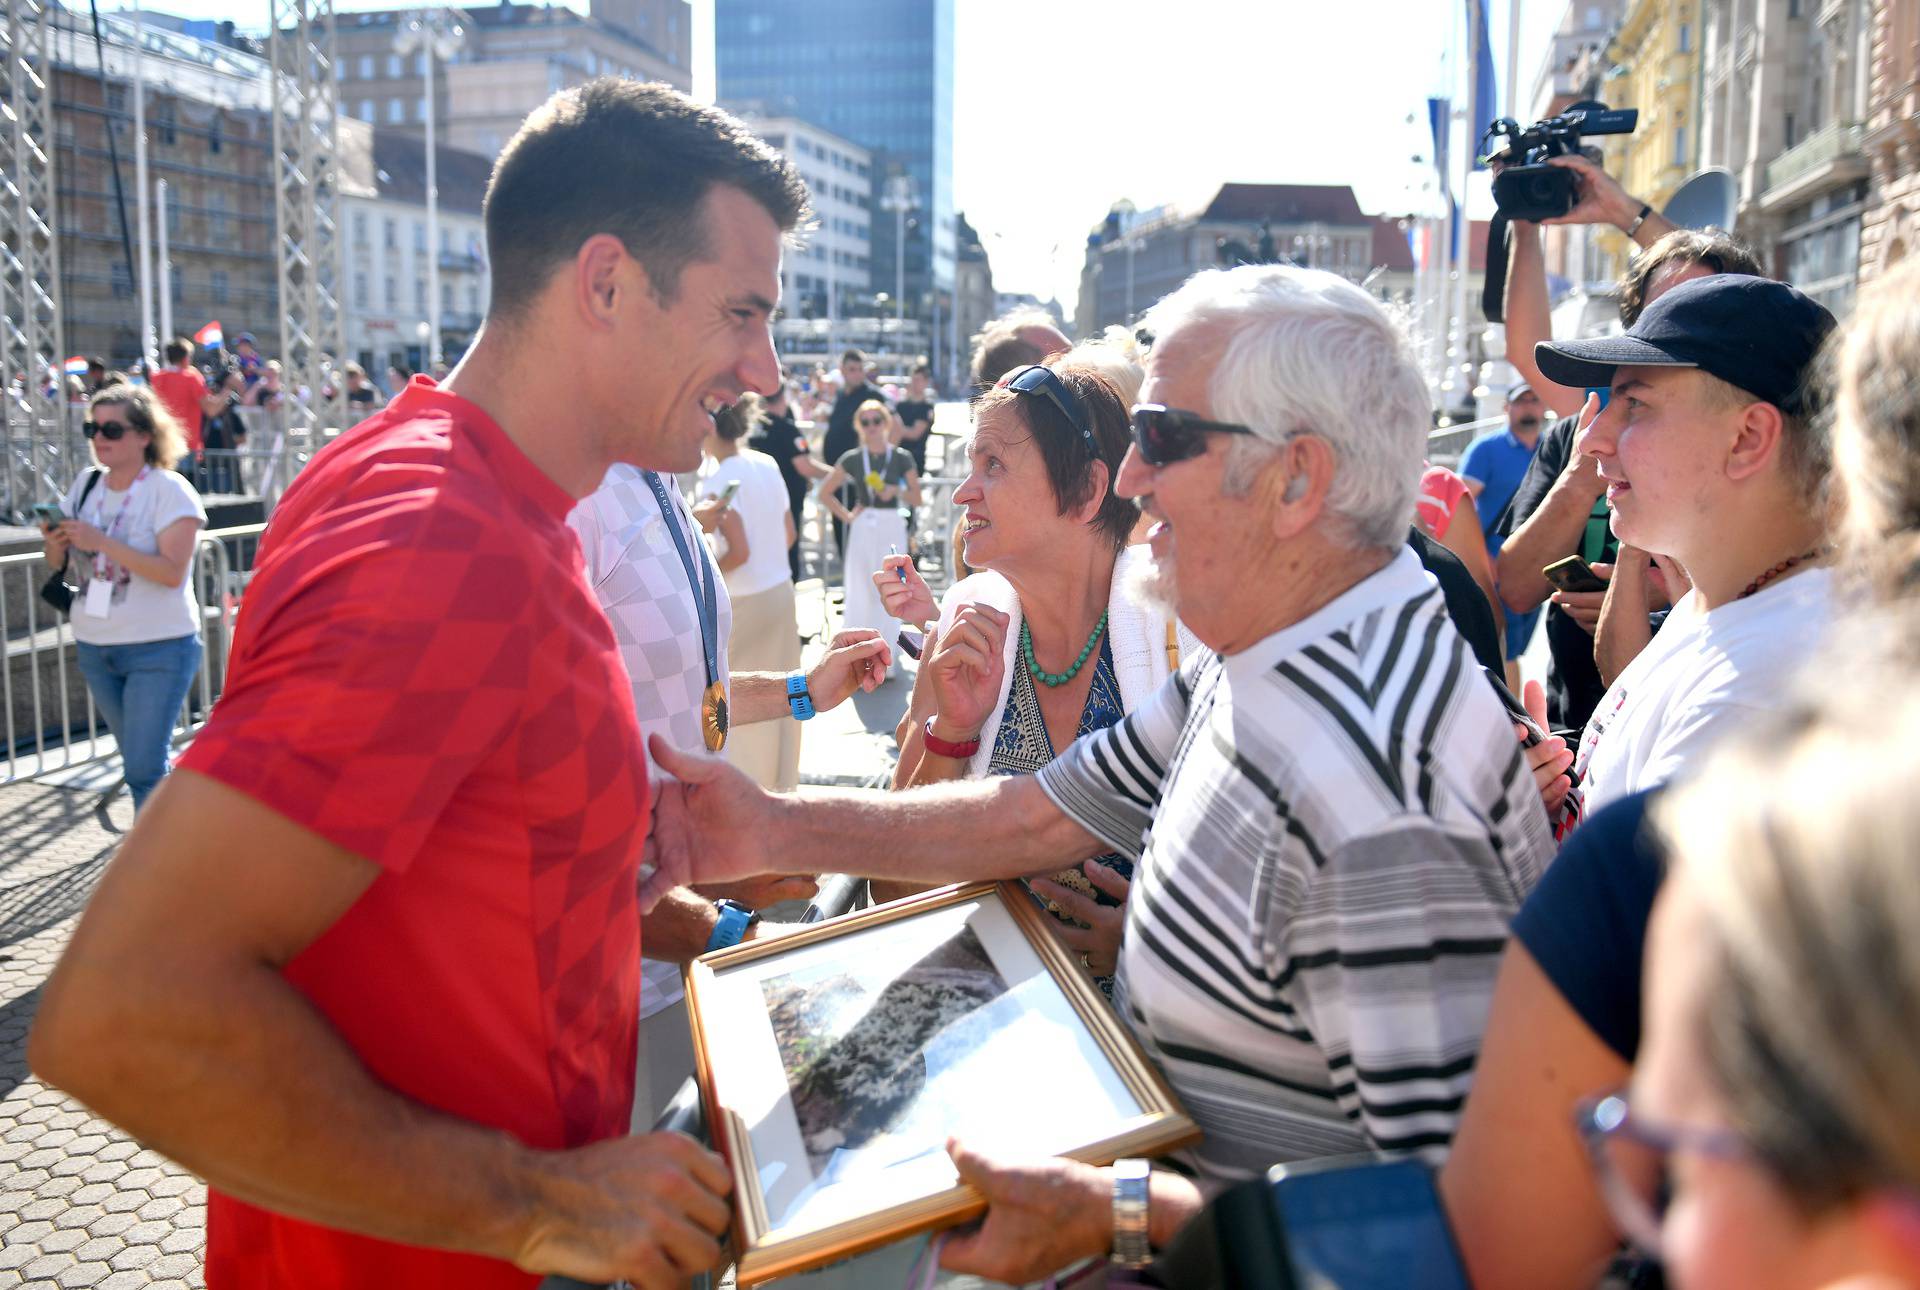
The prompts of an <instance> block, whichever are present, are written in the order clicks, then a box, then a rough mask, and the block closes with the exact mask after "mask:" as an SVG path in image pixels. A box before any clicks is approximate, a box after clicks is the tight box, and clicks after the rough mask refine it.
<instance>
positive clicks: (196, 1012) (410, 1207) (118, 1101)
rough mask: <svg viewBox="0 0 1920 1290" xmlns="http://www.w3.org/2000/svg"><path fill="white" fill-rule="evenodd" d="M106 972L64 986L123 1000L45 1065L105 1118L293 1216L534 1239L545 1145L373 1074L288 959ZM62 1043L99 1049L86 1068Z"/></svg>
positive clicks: (515, 1245)
mask: <svg viewBox="0 0 1920 1290" xmlns="http://www.w3.org/2000/svg"><path fill="white" fill-rule="evenodd" d="M98 970H99V969H97V968H91V967H81V968H78V969H76V970H73V971H69V972H68V973H67V975H66V977H65V979H63V980H62V981H61V982H60V989H61V990H63V991H77V992H83V993H87V992H93V993H98V994H100V995H101V996H103V997H108V998H111V999H113V1000H114V1001H115V1003H114V1006H113V1007H111V1008H110V1009H89V1010H87V1012H86V1016H87V1018H88V1019H87V1020H85V1021H75V1022H72V1023H71V1024H72V1025H73V1026H75V1027H79V1028H80V1029H79V1031H78V1032H72V1031H70V1032H68V1033H64V1034H59V1035H53V1036H43V1035H38V1034H37V1035H36V1036H35V1054H34V1061H35V1066H36V1069H37V1070H40V1071H41V1073H42V1074H43V1076H45V1077H46V1078H48V1079H49V1080H50V1081H51V1082H53V1083H56V1084H59V1085H61V1086H62V1087H65V1088H67V1089H68V1091H70V1092H72V1093H73V1094H74V1095H75V1096H76V1097H78V1098H79V1099H80V1100H81V1101H82V1102H84V1103H86V1104H87V1106H88V1107H89V1108H90V1109H92V1110H93V1111H95V1112H96V1113H98V1114H99V1115H101V1116H102V1117H103V1118H106V1119H109V1120H111V1121H113V1122H114V1123H116V1124H118V1125H120V1126H122V1127H123V1128H125V1129H126V1130H127V1131H128V1132H129V1133H130V1134H131V1135H132V1136H133V1137H135V1138H137V1139H139V1140H140V1141H141V1142H142V1143H144V1144H146V1145H147V1146H150V1147H152V1148H153V1149H154V1150H156V1151H159V1152H161V1153H162V1154H165V1155H167V1156H170V1157H172V1158H173V1159H175V1160H178V1161H179V1162H180V1163H182V1164H183V1165H185V1166H186V1167H187V1168H189V1169H191V1170H193V1172H195V1173H196V1174H199V1175H200V1176H201V1177H203V1178H205V1179H206V1180H207V1181H208V1183H210V1184H211V1185H212V1186H214V1187H216V1188H218V1189H220V1190H221V1191H223V1192H226V1193H227V1194H229V1195H232V1196H235V1197H238V1198H239V1199H241V1200H244V1201H247V1202H249V1203H252V1204H255V1205H259V1206H261V1207H263V1208H267V1209H272V1210H275V1211H277V1212H279V1213H283V1214H289V1215H292V1216H294V1217H297V1218H302V1219H306V1220H308V1221H311V1222H315V1223H320V1224H323V1225H326V1226H329V1227H337V1228H342V1229H345V1230H348V1231H355V1232H361V1233H365V1234H368V1235H371V1236H377V1237H381V1238H384V1239H387V1240H392V1241H399V1242H402V1243H405V1244H410V1245H426V1246H434V1247H439V1248H446V1249H458V1250H466V1251H470V1252H474V1253H479V1254H484V1255H489V1256H491V1257H494V1258H499V1259H508V1260H511V1259H513V1258H515V1257H516V1256H517V1255H518V1253H519V1252H520V1251H521V1249H522V1248H524V1246H525V1243H526V1241H527V1239H528V1237H529V1235H530V1233H531V1231H532V1229H533V1227H534V1225H535V1224H536V1222H537V1216H538V1214H539V1213H540V1212H541V1211H542V1209H543V1208H544V1205H543V1201H542V1192H543V1182H544V1179H545V1174H544V1170H543V1169H542V1164H541V1162H542V1160H543V1156H542V1154H541V1153H538V1152H535V1151H532V1150H530V1149H529V1148H527V1147H524V1146H522V1145H521V1144H520V1143H518V1142H517V1141H515V1140H514V1139H513V1138H512V1137H511V1136H510V1135H508V1134H506V1133H502V1132H499V1131H497V1130H494V1129H489V1128H483V1127H481V1126H478V1125H474V1124H470V1123H467V1122H465V1121H462V1120H458V1119H455V1118H453V1117H451V1116H448V1115H445V1114H443V1113H441V1112H438V1111H435V1110H432V1109H429V1108H427V1107H424V1106H421V1105H419V1104H417V1103H414V1102H411V1101H409V1100H407V1099H406V1098H404V1097H402V1096H400V1095H399V1094H397V1093H395V1092H393V1091H392V1090H391V1089H389V1088H388V1087H387V1086H386V1085H384V1084H382V1083H380V1082H379V1081H378V1080H376V1079H374V1078H373V1077H372V1076H371V1075H370V1074H369V1073H368V1072H367V1070H366V1069H365V1068H364V1067H363V1066H362V1065H361V1064H360V1062H359V1061H358V1059H357V1058H355V1057H354V1055H353V1054H352V1052H351V1051H350V1050H349V1049H348V1048H347V1047H346V1045H345V1044H344V1043H343V1042H342V1041H341V1038H340V1036H339V1034H338V1033H337V1032H336V1031H335V1030H334V1029H333V1028H332V1027H331V1026H330V1025H329V1024H328V1023H327V1021H326V1020H325V1019H324V1018H323V1017H322V1016H321V1015H320V1014H319V1013H318V1012H316V1011H315V1010H314V1009H313V1007H312V1006H311V1005H309V1004H308V1003H307V1001H306V1000H305V999H303V998H302V997H301V996H300V995H299V994H298V993H297V992H296V991H295V990H294V989H293V988H292V987H291V986H290V985H289V984H288V983H287V982H286V980H285V978H283V977H282V976H281V974H280V973H279V972H278V971H277V970H275V969H274V968H273V967H271V966H269V965H267V964H264V963H262V964H254V965H250V966H248V967H246V968H245V969H243V970H234V969H233V968H232V967H231V966H230V965H228V966H224V967H216V966H215V965H214V964H212V963H206V964H202V965H199V967H198V969H197V970H193V971H190V972H172V973H167V972H159V973H155V972H153V971H151V970H149V971H142V972H132V973H120V972H116V973H113V974H112V975H113V977H114V979H112V980H87V979H85V978H86V977H87V976H90V975H92V974H93V973H95V972H96V971H98ZM54 1012H55V1013H57V1012H58V1009H55V1010H54ZM43 1041H45V1042H43ZM55 1049H60V1050H65V1051H66V1052H85V1053H86V1054H87V1061H86V1063H85V1070H84V1072H78V1071H76V1072H74V1073H72V1074H71V1075H69V1072H68V1071H67V1070H65V1069H63V1067H62V1064H61V1062H60V1060H59V1057H58V1056H57V1055H55V1052H54V1050H55ZM49 1067H50V1068H49Z"/></svg>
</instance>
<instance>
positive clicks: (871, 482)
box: [867, 470, 887, 493]
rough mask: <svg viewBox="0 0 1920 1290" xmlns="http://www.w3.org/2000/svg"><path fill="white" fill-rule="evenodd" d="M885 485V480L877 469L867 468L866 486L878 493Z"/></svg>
mask: <svg viewBox="0 0 1920 1290" xmlns="http://www.w3.org/2000/svg"><path fill="white" fill-rule="evenodd" d="M886 486H887V481H886V480H884V479H882V478H881V477H880V472H879V471H877V470H869V471H868V472H867V487H868V488H870V489H872V490H873V491H874V492H875V493H878V492H879V491H880V490H881V489H883V488H885V487H886Z"/></svg>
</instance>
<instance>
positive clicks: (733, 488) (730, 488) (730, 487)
mask: <svg viewBox="0 0 1920 1290" xmlns="http://www.w3.org/2000/svg"><path fill="white" fill-rule="evenodd" d="M739 491H740V481H739V480H737V479H729V480H728V481H727V486H726V487H725V488H723V489H721V490H720V509H722V510H725V509H726V508H727V507H729V506H732V505H733V499H734V496H735V495H736V494H737V493H739Z"/></svg>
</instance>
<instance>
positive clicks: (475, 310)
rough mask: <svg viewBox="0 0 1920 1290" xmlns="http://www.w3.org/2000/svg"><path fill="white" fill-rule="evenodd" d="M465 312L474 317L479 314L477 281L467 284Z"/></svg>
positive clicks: (478, 286)
mask: <svg viewBox="0 0 1920 1290" xmlns="http://www.w3.org/2000/svg"><path fill="white" fill-rule="evenodd" d="M467 312H468V313H470V314H473V315H474V316H475V317H478V316H479V314H480V284H479V283H477V282H469V283H468V284H467Z"/></svg>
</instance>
